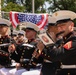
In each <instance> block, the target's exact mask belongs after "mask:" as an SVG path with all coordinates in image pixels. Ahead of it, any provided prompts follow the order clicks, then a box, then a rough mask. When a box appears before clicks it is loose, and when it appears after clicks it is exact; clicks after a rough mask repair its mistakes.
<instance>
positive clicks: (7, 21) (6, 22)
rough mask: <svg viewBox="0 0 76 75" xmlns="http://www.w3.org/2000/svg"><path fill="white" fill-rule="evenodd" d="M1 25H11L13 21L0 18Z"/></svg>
mask: <svg viewBox="0 0 76 75" xmlns="http://www.w3.org/2000/svg"><path fill="white" fill-rule="evenodd" d="M0 25H7V26H10V25H11V22H10V21H9V20H6V19H3V18H0Z"/></svg>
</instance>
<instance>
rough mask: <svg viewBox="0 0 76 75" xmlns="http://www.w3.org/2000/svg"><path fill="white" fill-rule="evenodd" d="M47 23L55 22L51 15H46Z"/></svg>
mask: <svg viewBox="0 0 76 75" xmlns="http://www.w3.org/2000/svg"><path fill="white" fill-rule="evenodd" d="M48 23H56V18H55V17H52V16H48Z"/></svg>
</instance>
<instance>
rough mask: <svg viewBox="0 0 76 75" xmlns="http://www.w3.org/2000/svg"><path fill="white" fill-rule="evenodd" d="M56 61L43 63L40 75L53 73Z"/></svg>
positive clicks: (51, 74) (52, 74) (53, 74)
mask: <svg viewBox="0 0 76 75" xmlns="http://www.w3.org/2000/svg"><path fill="white" fill-rule="evenodd" d="M57 66H58V65H57V63H56V62H55V63H45V62H44V63H43V66H42V69H41V73H42V75H55V72H56V69H57Z"/></svg>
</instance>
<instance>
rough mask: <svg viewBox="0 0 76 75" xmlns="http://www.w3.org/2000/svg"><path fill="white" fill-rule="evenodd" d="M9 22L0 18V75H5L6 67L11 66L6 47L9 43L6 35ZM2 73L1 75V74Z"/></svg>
mask: <svg viewBox="0 0 76 75" xmlns="http://www.w3.org/2000/svg"><path fill="white" fill-rule="evenodd" d="M10 24H11V23H10V21H9V20H6V19H3V18H0V35H1V37H0V68H1V69H0V73H1V74H0V75H3V74H5V75H7V73H8V70H7V67H9V66H10V65H11V59H10V55H9V52H8V46H9V43H10V37H9V35H8V30H9V26H10ZM2 73H3V74H2Z"/></svg>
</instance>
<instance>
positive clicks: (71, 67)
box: [61, 65, 76, 69]
mask: <svg viewBox="0 0 76 75" xmlns="http://www.w3.org/2000/svg"><path fill="white" fill-rule="evenodd" d="M61 69H76V65H61Z"/></svg>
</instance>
